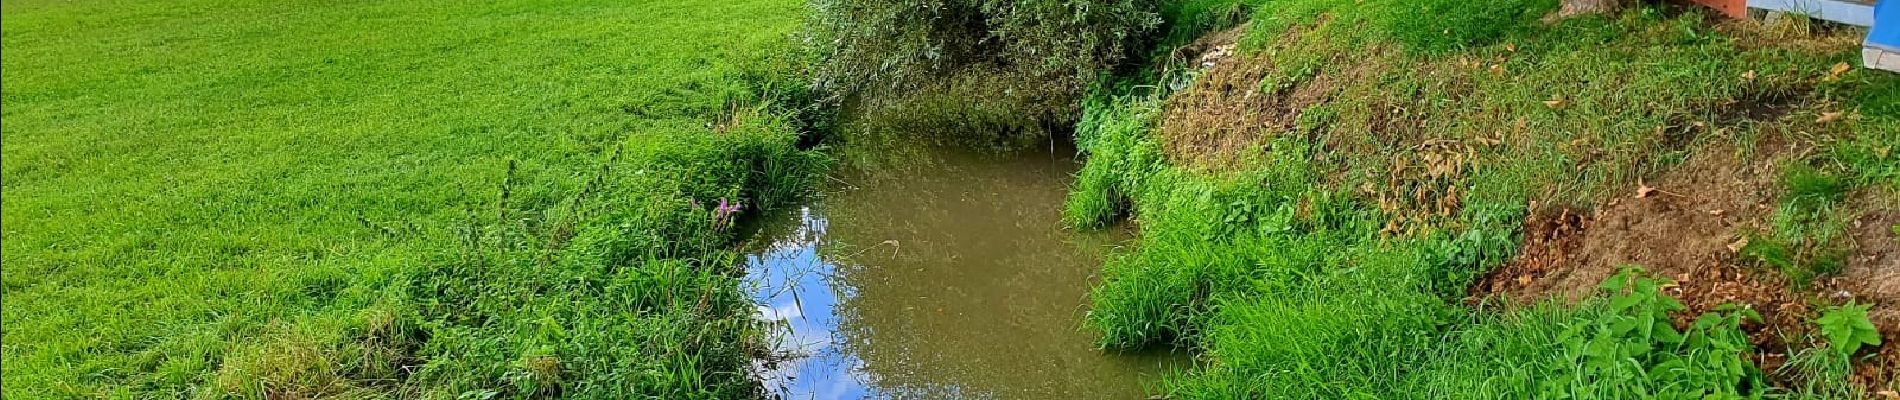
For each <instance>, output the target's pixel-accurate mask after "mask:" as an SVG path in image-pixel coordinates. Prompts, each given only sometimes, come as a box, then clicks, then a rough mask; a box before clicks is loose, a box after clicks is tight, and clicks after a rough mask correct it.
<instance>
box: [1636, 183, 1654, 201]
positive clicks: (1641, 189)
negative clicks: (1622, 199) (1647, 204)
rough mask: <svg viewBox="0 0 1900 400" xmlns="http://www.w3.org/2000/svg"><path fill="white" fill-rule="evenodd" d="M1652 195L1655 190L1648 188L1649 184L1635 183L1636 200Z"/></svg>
mask: <svg viewBox="0 0 1900 400" xmlns="http://www.w3.org/2000/svg"><path fill="white" fill-rule="evenodd" d="M1652 194H1656V188H1654V187H1650V186H1649V184H1646V183H1642V182H1637V183H1636V198H1638V199H1641V198H1648V197H1649V196H1650V195H1652Z"/></svg>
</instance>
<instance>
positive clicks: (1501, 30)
mask: <svg viewBox="0 0 1900 400" xmlns="http://www.w3.org/2000/svg"><path fill="white" fill-rule="evenodd" d="M1556 8H1557V1H1554V0H1425V1H1405V2H1393V3H1392V4H1391V5H1389V6H1386V7H1385V9H1384V10H1380V11H1379V15H1377V16H1375V17H1372V18H1373V21H1374V24H1375V25H1376V26H1379V27H1381V28H1383V29H1384V31H1385V32H1386V34H1388V35H1390V36H1391V37H1392V39H1393V40H1394V41H1396V42H1398V43H1402V44H1404V45H1405V46H1406V47H1407V48H1408V49H1413V50H1417V51H1424V52H1446V51H1451V50H1459V49H1464V48H1467V47H1472V46H1484V45H1489V44H1493V43H1496V42H1498V41H1499V40H1502V39H1503V38H1505V37H1507V36H1510V35H1516V34H1523V33H1526V32H1528V31H1530V30H1531V28H1532V27H1534V26H1537V24H1538V18H1539V17H1542V16H1544V15H1545V14H1547V13H1549V12H1550V11H1552V10H1555V9H1556ZM1426 15H1429V16H1431V17H1430V18H1421V17H1420V16H1426Z"/></svg>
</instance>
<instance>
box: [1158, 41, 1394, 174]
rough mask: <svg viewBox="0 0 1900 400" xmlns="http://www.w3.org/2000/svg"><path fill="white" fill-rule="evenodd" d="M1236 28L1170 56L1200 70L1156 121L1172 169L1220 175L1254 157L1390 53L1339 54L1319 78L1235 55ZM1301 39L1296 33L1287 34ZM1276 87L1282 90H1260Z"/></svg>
mask: <svg viewBox="0 0 1900 400" xmlns="http://www.w3.org/2000/svg"><path fill="white" fill-rule="evenodd" d="M1324 23H1326V19H1325V18H1321V20H1320V21H1319V22H1318V24H1324ZM1241 29H1245V27H1244V26H1243V27H1240V28H1235V30H1231V31H1226V32H1220V33H1215V34H1210V35H1208V36H1205V37H1203V38H1202V39H1201V40H1197V41H1196V42H1195V43H1193V44H1191V45H1189V46H1186V47H1184V48H1183V49H1182V50H1181V51H1179V52H1177V54H1176V56H1177V58H1178V59H1181V60H1192V61H1190V62H1193V63H1195V66H1196V67H1199V68H1205V71H1203V72H1201V75H1200V76H1199V77H1197V78H1196V79H1194V82H1193V83H1191V84H1190V85H1189V86H1188V87H1187V88H1186V89H1184V90H1181V91H1178V92H1176V93H1175V94H1174V95H1171V96H1168V102H1167V105H1166V108H1165V111H1164V113H1163V115H1162V119H1161V128H1160V132H1161V135H1162V138H1163V139H1164V140H1163V149H1164V150H1165V151H1166V154H1167V155H1168V157H1169V159H1170V160H1172V161H1175V164H1177V165H1185V166H1194V167H1201V168H1210V169H1219V168H1220V167H1223V166H1229V165H1233V164H1234V163H1235V162H1236V161H1238V160H1240V159H1242V158H1243V157H1246V156H1247V155H1248V154H1252V153H1257V152H1258V150H1262V146H1264V143H1266V142H1267V141H1268V140H1269V139H1272V138H1274V137H1276V136H1278V135H1280V134H1283V133H1286V132H1290V131H1293V130H1294V129H1295V128H1297V126H1298V121H1299V117H1300V115H1301V114H1302V113H1304V112H1306V111H1307V110H1308V109H1309V108H1311V107H1312V106H1314V105H1316V104H1321V103H1325V102H1327V101H1329V100H1332V98H1333V97H1334V96H1336V95H1338V94H1339V93H1340V92H1341V90H1343V89H1344V88H1345V87H1346V86H1347V85H1348V84H1351V83H1352V82H1356V81H1360V80H1363V79H1366V78H1368V77H1370V76H1371V74H1372V73H1373V72H1374V71H1376V70H1377V69H1378V68H1380V67H1379V63H1377V62H1374V60H1377V59H1384V58H1386V57H1385V56H1384V55H1385V54H1388V52H1386V51H1382V50H1381V51H1372V52H1371V53H1374V54H1378V55H1380V56H1377V57H1358V58H1355V59H1351V60H1348V59H1346V57H1347V56H1348V54H1347V53H1343V52H1342V53H1339V54H1335V55H1333V56H1332V58H1331V59H1329V60H1326V61H1324V62H1322V63H1321V65H1322V67H1319V68H1317V71H1311V72H1305V73H1302V72H1299V71H1289V70H1286V69H1285V68H1284V66H1282V65H1279V64H1278V63H1276V62H1275V60H1274V59H1273V58H1272V56H1271V55H1270V54H1273V53H1275V52H1274V51H1259V52H1254V53H1252V54H1246V55H1242V54H1238V53H1236V52H1235V50H1234V46H1235V44H1234V41H1235V40H1238V38H1239V32H1242V31H1241ZM1303 32H1304V30H1303V29H1301V28H1297V27H1296V28H1294V29H1293V30H1292V31H1291V32H1289V33H1287V35H1289V36H1297V35H1301V34H1302V33H1303ZM1358 55H1359V56H1364V54H1358ZM1275 81H1279V82H1286V84H1284V85H1278V86H1269V85H1265V84H1263V83H1265V82H1275Z"/></svg>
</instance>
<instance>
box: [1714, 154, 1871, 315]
mask: <svg viewBox="0 0 1900 400" xmlns="http://www.w3.org/2000/svg"><path fill="white" fill-rule="evenodd" d="M1782 186H1783V190H1784V191H1783V193H1782V201H1781V204H1780V205H1779V206H1777V207H1776V208H1775V212H1774V214H1773V215H1772V216H1771V218H1770V220H1769V222H1770V228H1771V229H1772V230H1771V231H1770V232H1768V233H1766V234H1754V235H1750V236H1748V240H1749V241H1748V244H1747V245H1746V246H1743V247H1742V250H1741V254H1742V255H1743V256H1745V257H1748V258H1751V259H1754V260H1755V261H1756V262H1760V263H1762V264H1765V265H1768V266H1770V267H1774V268H1776V269H1778V270H1780V271H1781V272H1782V273H1783V274H1785V275H1787V276H1788V277H1789V278H1790V279H1791V280H1793V281H1794V283H1795V284H1796V286H1806V285H1808V284H1809V283H1810V282H1812V281H1814V280H1815V279H1817V278H1820V277H1825V276H1828V275H1832V274H1836V273H1839V272H1840V271H1841V269H1842V268H1845V267H1846V265H1847V257H1848V254H1849V248H1848V247H1847V246H1846V244H1845V243H1841V240H1839V239H1840V238H1843V237H1845V236H1846V232H1847V224H1846V222H1845V221H1846V219H1847V218H1848V216H1847V215H1846V212H1844V211H1843V210H1838V209H1836V207H1835V205H1836V203H1839V202H1840V201H1841V200H1842V199H1844V198H1845V197H1846V195H1847V192H1848V191H1849V190H1851V189H1852V188H1853V186H1852V185H1850V181H1848V180H1846V179H1843V178H1841V177H1840V176H1839V175H1837V174H1833V173H1829V172H1825V171H1822V170H1820V169H1817V168H1814V167H1810V166H1807V165H1802V164H1796V165H1792V166H1789V167H1788V168H1786V170H1785V171H1784V172H1783V175H1782Z"/></svg>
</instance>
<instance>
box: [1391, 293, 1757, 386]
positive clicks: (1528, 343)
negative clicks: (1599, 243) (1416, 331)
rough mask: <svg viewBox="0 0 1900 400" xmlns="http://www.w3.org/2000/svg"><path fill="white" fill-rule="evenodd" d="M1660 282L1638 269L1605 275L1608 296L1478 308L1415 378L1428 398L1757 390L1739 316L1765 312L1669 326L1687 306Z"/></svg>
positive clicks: (1728, 313)
mask: <svg viewBox="0 0 1900 400" xmlns="http://www.w3.org/2000/svg"><path fill="white" fill-rule="evenodd" d="M1662 283H1663V282H1661V281H1657V280H1655V279H1653V278H1650V277H1648V276H1646V275H1643V274H1642V272H1641V270H1640V269H1637V268H1630V269H1626V270H1625V271H1624V272H1622V273H1619V274H1618V275H1616V276H1613V277H1611V278H1609V279H1607V280H1605V281H1604V285H1603V289H1604V290H1603V292H1602V293H1603V294H1605V295H1607V297H1598V298H1592V299H1589V300H1586V301H1584V302H1583V303H1581V304H1577V305H1575V306H1562V305H1559V304H1557V303H1550V302H1547V303H1542V304H1539V305H1537V306H1536V307H1533V308H1529V309H1525V310H1521V311H1518V312H1515V313H1509V314H1505V315H1476V316H1474V320H1473V321H1472V322H1471V323H1470V324H1468V325H1465V326H1462V327H1460V328H1457V330H1455V331H1453V332H1452V333H1451V334H1450V335H1448V336H1447V339H1446V342H1445V343H1443V344H1441V345H1440V348H1439V350H1438V351H1437V352H1435V353H1433V354H1434V355H1435V356H1434V357H1432V358H1430V360H1429V361H1428V362H1426V363H1425V366H1424V367H1422V368H1420V369H1419V370H1418V371H1417V372H1414V373H1413V374H1412V376H1411V377H1410V380H1409V381H1408V384H1409V385H1413V388H1414V390H1416V393H1424V394H1426V395H1425V397H1458V398H1470V399H1520V398H1559V399H1561V398H1568V399H1622V398H1629V399H1635V398H1644V399H1650V398H1668V399H1705V398H1749V397H1760V396H1761V395H1763V394H1765V391H1764V388H1765V386H1764V385H1765V383H1764V380H1763V375H1762V373H1761V371H1759V370H1758V369H1757V368H1756V367H1755V366H1754V365H1752V363H1750V362H1749V358H1748V357H1747V355H1748V353H1749V352H1750V351H1751V345H1750V344H1749V342H1748V337H1747V336H1746V335H1744V334H1743V333H1742V331H1741V324H1742V323H1743V322H1744V321H1747V320H1759V319H1760V317H1759V316H1757V315H1755V314H1754V312H1752V311H1749V310H1747V309H1740V308H1734V307H1724V308H1718V309H1717V310H1716V312H1712V313H1708V314H1704V315H1701V316H1699V317H1697V318H1696V319H1695V321H1694V322H1693V323H1691V324H1690V325H1689V327H1688V329H1684V330H1680V331H1679V330H1677V329H1676V328H1675V326H1674V325H1671V324H1670V320H1669V315H1670V313H1673V312H1676V311H1679V310H1681V309H1682V305H1681V304H1680V303H1678V302H1677V301H1676V300H1675V299H1672V298H1670V297H1668V296H1666V295H1663V294H1662V292H1661V291H1660V285H1661V284H1662Z"/></svg>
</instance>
